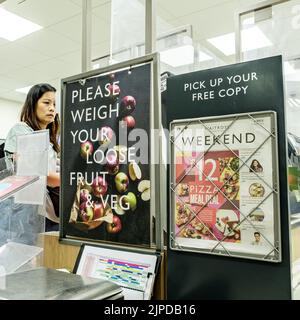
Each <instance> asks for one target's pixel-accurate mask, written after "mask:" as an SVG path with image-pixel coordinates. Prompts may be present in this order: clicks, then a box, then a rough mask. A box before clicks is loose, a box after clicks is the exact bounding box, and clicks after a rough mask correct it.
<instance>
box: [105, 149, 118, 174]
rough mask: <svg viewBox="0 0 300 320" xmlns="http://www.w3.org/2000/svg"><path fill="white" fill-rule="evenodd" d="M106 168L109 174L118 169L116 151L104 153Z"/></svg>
mask: <svg viewBox="0 0 300 320" xmlns="http://www.w3.org/2000/svg"><path fill="white" fill-rule="evenodd" d="M106 169H107V171H108V173H109V174H111V175H115V174H117V173H118V171H119V159H118V156H117V153H116V151H114V153H111V152H110V153H108V154H107V155H106Z"/></svg>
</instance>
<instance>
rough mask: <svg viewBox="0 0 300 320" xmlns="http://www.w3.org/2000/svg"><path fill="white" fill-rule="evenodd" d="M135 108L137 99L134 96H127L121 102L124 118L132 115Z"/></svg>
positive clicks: (121, 111) (121, 112)
mask: <svg viewBox="0 0 300 320" xmlns="http://www.w3.org/2000/svg"><path fill="white" fill-rule="evenodd" d="M135 106H136V101H135V98H134V97H132V96H125V97H124V98H123V99H122V101H121V105H120V114H121V115H122V116H124V117H125V116H128V115H130V114H131V113H132V112H133V111H134V109H135Z"/></svg>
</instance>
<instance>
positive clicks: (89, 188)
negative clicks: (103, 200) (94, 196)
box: [80, 178, 92, 193]
mask: <svg viewBox="0 0 300 320" xmlns="http://www.w3.org/2000/svg"><path fill="white" fill-rule="evenodd" d="M80 185H81V186H80V188H81V190H82V189H86V190H88V192H89V193H91V192H92V187H91V185H89V184H87V183H86V181H85V180H84V179H83V178H82V179H81V182H80Z"/></svg>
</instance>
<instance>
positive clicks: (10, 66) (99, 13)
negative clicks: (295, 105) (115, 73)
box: [0, 0, 300, 102]
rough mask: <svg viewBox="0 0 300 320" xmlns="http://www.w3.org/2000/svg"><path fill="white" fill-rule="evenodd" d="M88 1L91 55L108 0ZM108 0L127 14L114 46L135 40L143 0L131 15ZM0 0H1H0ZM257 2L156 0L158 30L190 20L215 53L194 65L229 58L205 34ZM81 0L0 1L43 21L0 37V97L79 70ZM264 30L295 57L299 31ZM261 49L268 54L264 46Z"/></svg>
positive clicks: (101, 39) (104, 45)
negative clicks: (33, 28)
mask: <svg viewBox="0 0 300 320" xmlns="http://www.w3.org/2000/svg"><path fill="white" fill-rule="evenodd" d="M91 1H92V8H93V9H92V50H91V51H92V52H91V54H92V59H96V58H98V57H101V56H105V55H107V54H109V51H110V37H111V0H91ZM114 1H115V4H116V3H117V1H118V2H119V3H120V5H119V7H118V6H117V7H116V6H115V7H114V8H115V10H116V8H117V9H118V10H119V14H121V13H122V14H124V16H125V11H126V10H127V11H128V14H131V15H132V18H131V19H130V20H129V21H128V19H125V18H123V19H122V18H118V19H115V22H114V28H113V30H112V33H113V38H114V42H113V44H114V45H115V47H117V46H118V45H119V44H121V43H122V41H123V43H127V44H128V43H130V41H137V39H138V37H139V36H140V37H141V38H142V39H143V37H144V31H143V28H139V27H135V29H132V27H133V26H134V25H138V23H140V21H143V19H144V15H143V9H141V8H142V7H141V4H144V2H145V0H130V1H131V2H133V1H135V2H137V3H139V10H140V12H139V11H138V10H136V16H135V15H134V13H133V12H132V11H133V10H131V9H130V7H129V0H126V6H121V3H122V4H123V3H125V0H114ZM1 2H3V1H1V0H0V3H1ZM259 2H261V1H259V0H201V1H199V0H187V1H185V2H182V1H180V0H157V1H156V4H157V15H158V17H157V18H158V33H165V32H167V31H169V30H172V29H174V28H176V27H180V26H183V25H192V36H193V41H194V44H196V43H197V46H198V47H199V48H204V49H205V50H206V52H209V53H210V54H212V56H213V57H214V58H215V59H214V60H212V61H210V62H209V63H208V64H207V65H206V64H204V65H203V66H202V65H200V66H199V65H198V66H197V67H198V68H207V67H212V66H216V65H220V64H227V63H233V62H234V61H235V58H234V55H233V56H225V55H224V54H222V53H221V52H220V51H219V50H217V49H216V48H215V47H213V46H212V45H211V44H209V43H208V42H207V39H208V38H211V37H216V36H219V35H221V34H225V33H230V32H234V13H235V12H236V11H237V10H241V9H242V8H244V7H245V6H249V5H251V4H256V3H259ZM295 3H299V4H300V0H298V1H297V0H291V2H290V5H291V4H292V5H294V4H295ZM81 5H82V0H25V1H21V0H6V1H4V2H3V3H2V4H1V5H0V7H3V8H5V9H6V10H9V11H10V12H13V13H15V14H17V15H20V16H21V17H24V18H26V19H29V20H31V21H32V22H34V23H37V24H39V25H41V26H43V28H42V29H41V30H39V31H37V32H34V33H32V34H30V35H27V36H25V37H23V38H20V39H18V40H16V41H13V42H9V41H7V40H4V39H1V38H0V99H7V100H12V101H17V102H23V101H24V99H25V95H24V94H22V93H18V92H16V91H15V89H17V88H22V87H27V86H30V85H33V84H35V83H39V82H49V83H51V84H52V85H54V86H55V87H57V88H59V86H60V80H61V79H62V78H65V77H68V76H70V75H74V74H77V73H80V72H81V26H82V21H81V20H82V8H81ZM284 8H286V9H285V10H282V8H280V10H277V11H276V12H277V13H276V14H278V12H284V14H281V17H280V19H282V21H285V22H284V25H288V24H289V19H290V16H291V10H292V7H291V6H288V5H285V6H284ZM114 12H115V11H114ZM115 14H116V12H115ZM284 19H285V20H284ZM263 27H264V26H263V22H262V28H263ZM132 30H134V31H132ZM273 31H274V30H273ZM294 31H295V30H294ZM118 32H119V33H118ZM266 32H267V33H268V36H270V37H272V41H273V42H275V41H277V42H278V43H279V44H280V43H281V46H280V45H278V46H277V47H276V50H277V51H278V52H279V53H282V51H286V50H287V46H290V49H289V50H288V51H291V52H292V54H293V56H295V57H296V56H297V55H298V56H300V48H298V47H299V40H300V39H299V35H298V36H297V37H296V34H298V33H297V32H294V33H293V34H291V37H286V36H285V37H284V35H282V34H280V37H281V38H280V40H276V39H277V38H278V37H279V34H278V32H276V33H274V32H273V34H272V32H271V31H270V30H269V31H268V30H266ZM293 40H294V41H293ZM296 43H298V46H297V45H296ZM274 48H275V46H274ZM274 50H275V49H274ZM275 53H276V52H275ZM255 54H256V55H257V54H258V53H257V52H256V53H254V56H251V54H248V56H247V58H249V59H250V58H255V57H256V56H255ZM265 54H266V55H270V53H269V52H268V51H266V52H265ZM189 70H190V69H187V70H186V71H189ZM183 71H185V69H182V70H180V69H179V72H183ZM298 84H299V82H298ZM289 87H290V86H289ZM291 87H293V90H292V91H293V92H292V93H293V96H295V95H296V96H298V97H300V89H299V87H300V86H295V83H293V84H291Z"/></svg>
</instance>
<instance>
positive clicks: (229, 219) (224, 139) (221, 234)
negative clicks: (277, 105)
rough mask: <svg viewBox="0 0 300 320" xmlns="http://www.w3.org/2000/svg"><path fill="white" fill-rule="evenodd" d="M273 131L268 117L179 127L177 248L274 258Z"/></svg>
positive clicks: (175, 202) (175, 205) (176, 147)
mask: <svg viewBox="0 0 300 320" xmlns="http://www.w3.org/2000/svg"><path fill="white" fill-rule="evenodd" d="M271 132H272V129H271V118H270V116H266V115H262V116H257V118H255V119H254V120H253V119H251V118H247V117H241V118H240V119H238V120H232V118H231V119H230V118H229V119H227V118H223V119H220V120H211V121H205V122H203V123H202V124H201V123H199V122H197V121H194V122H192V123H190V124H189V125H188V126H185V125H183V124H180V122H179V123H176V124H175V125H174V136H175V141H174V148H173V160H174V161H175V163H174V177H173V178H174V185H175V188H174V189H173V191H174V192H173V208H174V212H173V215H174V216H173V221H174V226H173V227H174V228H173V230H174V234H175V246H176V245H177V246H178V247H189V248H198V249H200V248H205V249H209V250H212V251H214V250H215V251H219V250H221V251H224V252H241V251H242V252H244V253H249V254H261V255H269V254H270V255H273V254H274V247H275V237H274V227H275V217H276V215H277V211H276V208H275V207H274V203H276V199H275V194H274V188H273V172H274V171H276V168H273V165H272V164H273V161H272V147H273V143H274V142H273V141H272V140H273V135H272V134H271ZM274 201H275V202H274Z"/></svg>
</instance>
